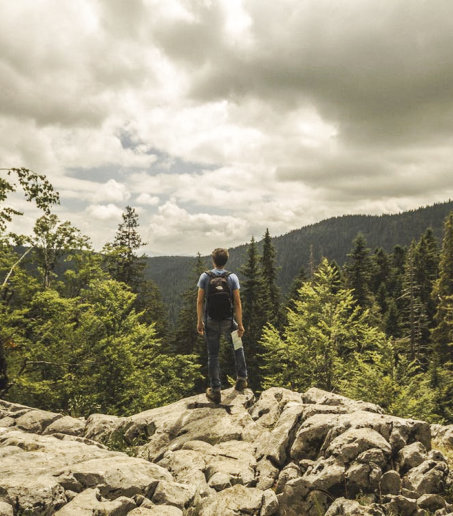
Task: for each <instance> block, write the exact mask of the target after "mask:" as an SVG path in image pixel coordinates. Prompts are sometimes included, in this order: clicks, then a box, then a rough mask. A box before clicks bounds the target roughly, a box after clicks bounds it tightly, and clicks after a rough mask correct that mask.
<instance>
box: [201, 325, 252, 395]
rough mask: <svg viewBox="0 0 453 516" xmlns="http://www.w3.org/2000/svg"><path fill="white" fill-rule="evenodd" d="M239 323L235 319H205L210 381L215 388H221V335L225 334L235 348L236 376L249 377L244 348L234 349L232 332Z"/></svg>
mask: <svg viewBox="0 0 453 516" xmlns="http://www.w3.org/2000/svg"><path fill="white" fill-rule="evenodd" d="M237 327H238V325H237V324H236V321H235V320H234V319H225V320H223V321H215V320H214V319H211V318H209V317H208V318H207V319H206V320H205V339H206V345H207V347H208V376H209V383H210V386H211V387H212V388H213V389H220V367H219V348H220V337H221V335H225V338H226V340H227V341H228V342H229V343H230V345H231V349H233V350H234V364H235V366H236V376H237V377H238V378H247V367H246V365H245V356H244V348H239V349H234V347H233V339H232V338H231V332H232V331H234V330H236V329H237Z"/></svg>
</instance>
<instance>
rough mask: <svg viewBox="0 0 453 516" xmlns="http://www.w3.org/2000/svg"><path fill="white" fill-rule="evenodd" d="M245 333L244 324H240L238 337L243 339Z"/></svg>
mask: <svg viewBox="0 0 453 516" xmlns="http://www.w3.org/2000/svg"><path fill="white" fill-rule="evenodd" d="M244 333H245V328H244V326H242V324H239V325H238V337H241V338H242V335H244Z"/></svg>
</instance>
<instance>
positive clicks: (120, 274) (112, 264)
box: [103, 206, 168, 337]
mask: <svg viewBox="0 0 453 516" xmlns="http://www.w3.org/2000/svg"><path fill="white" fill-rule="evenodd" d="M122 217H123V222H121V223H120V224H119V225H118V229H117V231H116V234H115V238H114V241H113V243H108V244H106V245H105V246H104V249H103V253H104V261H105V264H106V267H107V270H108V272H109V274H110V276H111V277H112V278H113V279H115V280H116V281H121V282H123V283H125V284H126V285H128V286H129V287H130V288H131V289H132V292H134V293H135V294H137V296H136V300H135V305H134V308H135V309H136V311H137V312H141V319H142V321H143V322H146V323H148V324H149V323H151V322H154V323H155V324H156V331H157V335H158V337H165V335H166V332H167V327H168V320H167V319H168V318H167V308H166V307H165V305H164V303H163V301H162V297H161V294H160V291H159V288H158V287H157V285H156V284H155V283H154V282H153V281H152V280H149V279H145V275H144V272H145V267H146V263H145V260H144V258H143V257H142V256H141V257H139V256H138V255H137V251H138V249H140V248H141V247H143V246H144V245H145V242H144V241H143V240H142V238H141V236H140V233H139V230H138V228H139V222H138V214H137V213H136V211H135V209H134V208H132V207H130V206H126V210H125V212H124V213H123V214H122Z"/></svg>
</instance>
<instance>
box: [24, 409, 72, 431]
mask: <svg viewBox="0 0 453 516" xmlns="http://www.w3.org/2000/svg"><path fill="white" fill-rule="evenodd" d="M61 417H62V416H61V415H60V414H55V413H54V412H47V411H46V410H35V409H32V410H28V411H27V412H25V414H23V415H22V416H20V417H18V418H17V419H16V426H17V427H18V428H20V429H21V430H25V431H26V432H33V433H35V434H41V433H42V432H43V431H44V430H45V429H46V428H47V427H48V426H49V425H50V424H51V423H53V422H54V421H56V420H57V419H60V418H61Z"/></svg>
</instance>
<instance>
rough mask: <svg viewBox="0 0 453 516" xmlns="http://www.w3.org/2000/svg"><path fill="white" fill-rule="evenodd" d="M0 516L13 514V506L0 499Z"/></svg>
mask: <svg viewBox="0 0 453 516" xmlns="http://www.w3.org/2000/svg"><path fill="white" fill-rule="evenodd" d="M0 516H14V510H13V506H12V505H10V504H9V503H6V502H3V501H1V500H0Z"/></svg>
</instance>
